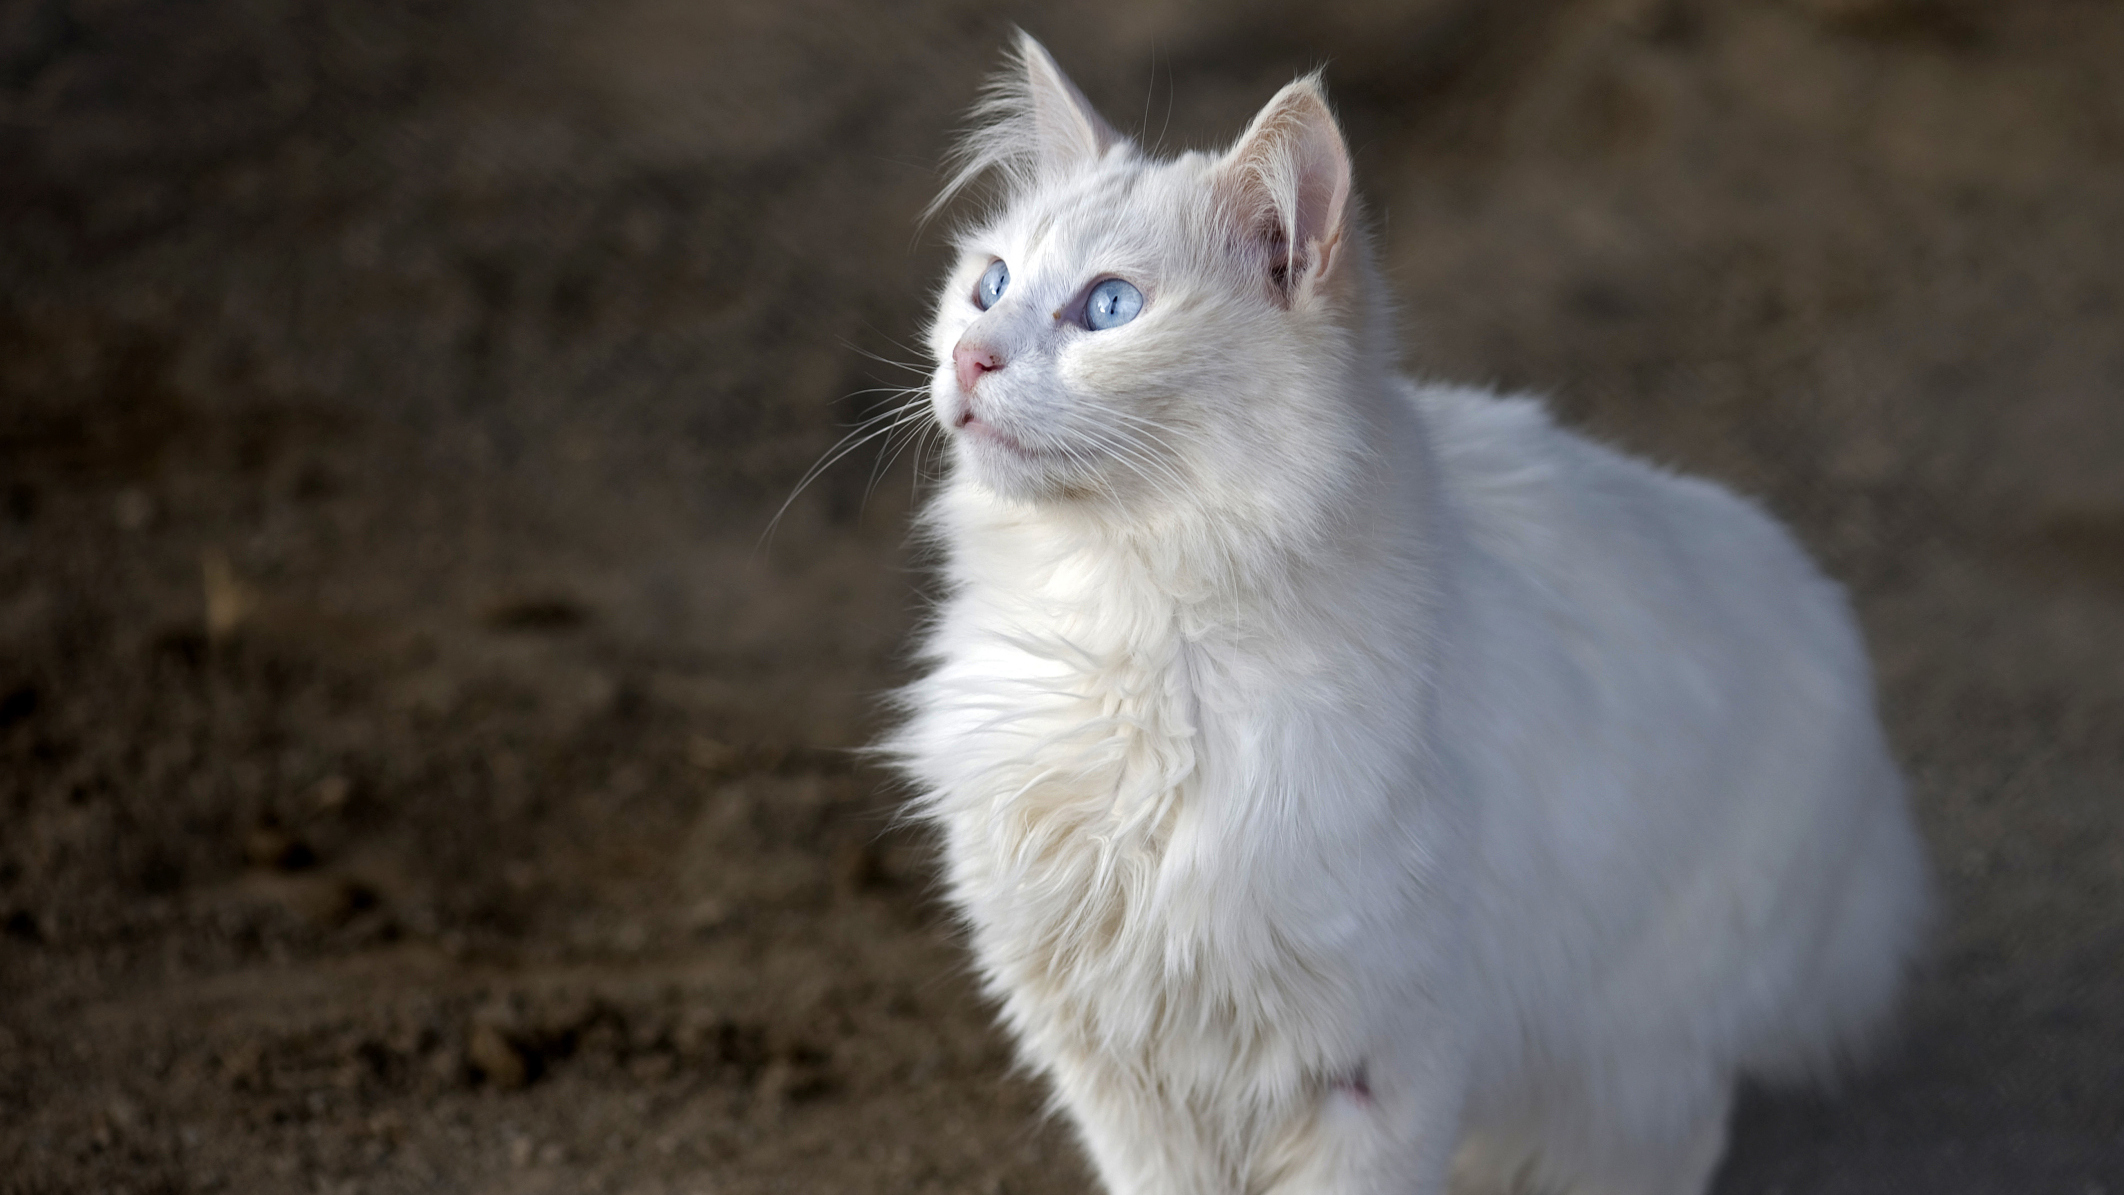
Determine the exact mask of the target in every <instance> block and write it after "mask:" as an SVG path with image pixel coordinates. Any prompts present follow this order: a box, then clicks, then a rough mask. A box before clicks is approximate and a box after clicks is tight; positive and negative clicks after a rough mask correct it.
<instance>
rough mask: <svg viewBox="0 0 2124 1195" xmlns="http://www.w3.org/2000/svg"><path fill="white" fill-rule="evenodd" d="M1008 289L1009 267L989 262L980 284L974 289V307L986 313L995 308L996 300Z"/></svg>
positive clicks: (1000, 263) (996, 262) (998, 262)
mask: <svg viewBox="0 0 2124 1195" xmlns="http://www.w3.org/2000/svg"><path fill="white" fill-rule="evenodd" d="M1009 289H1010V267H1009V266H1006V265H1004V264H1003V263H1002V262H1000V261H992V262H989V263H988V270H987V272H985V273H983V274H982V275H981V282H980V284H979V285H978V286H975V287H974V306H976V307H979V308H980V309H981V310H983V311H986V310H988V309H989V308H991V307H993V306H995V305H996V300H997V299H1000V298H1002V297H1003V292H1004V291H1006V290H1009Z"/></svg>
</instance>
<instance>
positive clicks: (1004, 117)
mask: <svg viewBox="0 0 2124 1195" xmlns="http://www.w3.org/2000/svg"><path fill="white" fill-rule="evenodd" d="M1016 58H1017V61H1016V62H1015V63H1014V64H1013V67H1012V68H1011V69H1006V70H1005V71H1004V72H1003V73H1002V74H1001V75H1000V76H998V77H997V78H996V79H995V80H994V81H992V82H991V83H990V84H989V85H988V89H987V91H986V92H985V93H984V94H983V96H982V98H981V102H980V103H979V104H977V105H975V107H974V124H973V127H972V128H970V129H968V130H967V131H966V135H965V136H964V137H962V138H960V140H959V145H958V148H957V149H955V150H954V151H953V152H952V159H953V167H954V169H953V170H952V173H951V178H950V179H949V180H947V181H946V182H945V184H944V189H943V191H942V192H940V193H939V194H938V195H937V197H936V199H934V200H932V201H931V202H930V205H929V208H928V210H927V211H925V212H924V213H923V215H922V218H923V219H925V220H926V219H928V218H929V217H930V216H933V215H935V214H936V213H937V212H938V211H940V210H942V208H943V207H944V205H945V204H946V203H948V202H950V201H951V197H952V196H954V195H956V194H958V193H959V192H960V191H962V190H964V189H965V188H966V186H967V185H968V184H969V183H971V182H973V181H974V180H975V179H977V178H979V177H981V176H982V175H983V174H986V173H987V172H988V171H990V170H998V171H1000V172H1002V174H1003V176H1004V178H1005V179H1006V180H1007V181H1008V184H1009V185H1010V186H1013V187H1017V188H1021V189H1022V188H1026V187H1032V186H1037V185H1039V184H1040V183H1041V182H1044V181H1048V180H1052V179H1056V178H1061V177H1064V176H1067V175H1068V174H1070V173H1072V172H1074V171H1076V170H1078V169H1081V168H1082V167H1085V166H1089V165H1091V164H1092V163H1093V162H1096V161H1098V160H1099V159H1100V158H1103V157H1105V156H1106V153H1107V151H1108V150H1110V149H1112V148H1113V147H1114V146H1116V145H1121V144H1124V143H1125V142H1126V141H1127V138H1125V137H1123V136H1122V135H1121V134H1120V133H1118V132H1115V131H1114V127H1113V126H1112V125H1110V124H1108V123H1106V122H1105V121H1104V120H1102V119H1100V117H1099V114H1098V113H1097V112H1095V111H1093V110H1092V106H1091V101H1090V100H1087V99H1085V98H1084V93H1083V92H1081V91H1078V90H1077V85H1076V84H1074V83H1072V82H1070V81H1069V76H1068V75H1065V74H1063V73H1062V68H1061V67H1059V66H1056V65H1055V60H1054V56H1053V55H1051V54H1049V53H1048V52H1047V47H1045V46H1042V45H1041V44H1040V43H1039V42H1036V41H1034V40H1033V39H1032V35H1031V34H1029V33H1026V32H1024V31H1023V30H1020V31H1019V33H1018V45H1017V53H1016Z"/></svg>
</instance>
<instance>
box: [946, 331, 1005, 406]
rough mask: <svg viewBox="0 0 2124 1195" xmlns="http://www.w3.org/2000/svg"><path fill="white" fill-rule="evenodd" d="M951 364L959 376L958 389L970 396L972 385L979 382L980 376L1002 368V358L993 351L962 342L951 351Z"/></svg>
mask: <svg viewBox="0 0 2124 1195" xmlns="http://www.w3.org/2000/svg"><path fill="white" fill-rule="evenodd" d="M951 364H952V368H953V369H954V370H955V371H956V372H957V373H958V375H959V389H960V390H961V391H964V392H965V393H967V394H972V393H973V388H974V383H975V382H978V381H980V380H981V375H982V374H984V373H988V372H990V371H992V370H997V369H1001V368H1003V358H1001V357H998V356H997V355H996V354H995V350H993V349H985V348H982V347H981V346H979V345H974V344H968V343H966V342H965V341H963V340H962V341H960V342H959V344H958V347H956V348H954V349H952V350H951Z"/></svg>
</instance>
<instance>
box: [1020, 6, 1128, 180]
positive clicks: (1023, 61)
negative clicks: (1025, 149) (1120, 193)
mask: <svg viewBox="0 0 2124 1195" xmlns="http://www.w3.org/2000/svg"><path fill="white" fill-rule="evenodd" d="M1018 65H1019V66H1020V67H1021V68H1023V70H1024V72H1025V100H1026V109H1027V113H1028V114H1029V115H1030V117H1031V121H1030V128H1031V130H1032V135H1033V140H1034V145H1033V147H1032V148H1033V156H1034V157H1035V159H1036V160H1037V161H1038V163H1039V166H1038V169H1039V171H1040V173H1042V174H1067V173H1069V172H1070V171H1072V170H1075V169H1076V168H1078V167H1080V166H1088V165H1090V164H1091V163H1093V162H1096V161H1098V160H1099V159H1100V158H1103V157H1105V156H1106V151H1107V150H1109V149H1112V148H1113V147H1114V146H1115V145H1118V144H1120V142H1121V140H1122V137H1121V134H1120V133H1117V132H1115V131H1114V127H1113V126H1112V125H1110V124H1108V123H1106V121H1105V120H1104V119H1102V118H1101V117H1100V115H1099V114H1098V112H1096V111H1094V110H1093V109H1092V106H1091V101H1090V100H1087V99H1085V98H1084V93H1083V92H1081V91H1078V90H1077V85H1076V84H1075V83H1072V82H1070V81H1069V76H1068V75H1065V74H1063V73H1062V68H1061V67H1060V66H1058V65H1056V64H1055V58H1054V55H1052V54H1049V53H1048V52H1047V47H1046V46H1043V45H1041V44H1040V43H1039V42H1037V41H1034V40H1033V36H1032V34H1030V33H1027V32H1025V31H1024V30H1022V29H1021V30H1019V31H1018Z"/></svg>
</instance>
